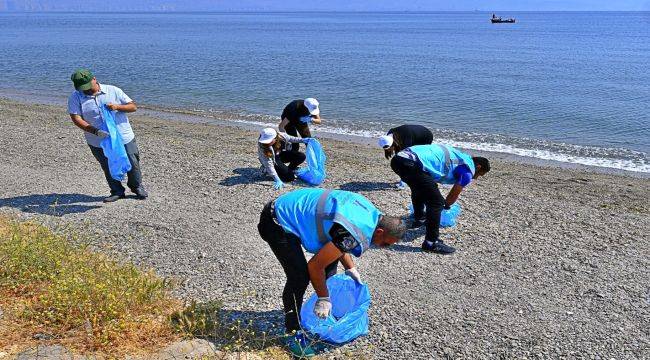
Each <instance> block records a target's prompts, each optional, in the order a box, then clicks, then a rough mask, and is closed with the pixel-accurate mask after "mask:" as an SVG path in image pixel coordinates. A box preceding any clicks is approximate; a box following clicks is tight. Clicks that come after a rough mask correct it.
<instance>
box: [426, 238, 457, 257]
mask: <svg viewBox="0 0 650 360" xmlns="http://www.w3.org/2000/svg"><path fill="white" fill-rule="evenodd" d="M422 251H426V252H433V253H436V254H443V255H449V254H453V253H454V252H455V251H456V249H455V248H454V247H452V246H449V245H447V244H445V243H444V242H442V240H436V241H434V242H433V244H431V245H429V244H428V243H427V241H426V240H424V242H423V243H422Z"/></svg>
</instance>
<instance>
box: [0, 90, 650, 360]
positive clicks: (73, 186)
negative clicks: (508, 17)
mask: <svg viewBox="0 0 650 360" xmlns="http://www.w3.org/2000/svg"><path fill="white" fill-rule="evenodd" d="M141 113H142V112H141V111H139V112H136V113H135V114H130V116H129V119H130V121H131V124H132V126H133V129H134V131H135V134H136V139H137V142H138V146H139V148H140V153H141V164H142V168H143V180H144V184H145V186H146V188H147V190H148V192H149V194H150V197H149V198H148V199H147V200H144V201H140V200H136V199H135V198H133V197H130V198H127V199H123V200H120V201H117V202H115V203H111V204H104V203H102V199H103V197H105V196H107V195H108V191H109V189H108V185H107V184H106V182H105V180H104V177H103V174H102V172H101V169H100V167H99V164H98V163H97V162H96V161H95V159H94V158H93V157H92V154H91V152H90V150H89V149H88V147H87V145H86V144H85V141H84V139H83V134H82V131H81V130H80V129H78V128H77V127H75V126H74V125H73V124H72V122H71V121H70V119H69V116H68V114H67V113H66V108H65V106H64V105H63V104H62V105H61V106H53V105H41V104H27V103H19V102H16V101H13V100H7V99H0V184H1V186H0V212H1V213H5V214H12V215H15V216H18V217H19V218H24V219H36V220H37V221H40V222H43V223H45V224H48V225H50V226H53V227H58V226H66V227H68V228H71V229H74V230H75V231H78V232H79V233H82V234H84V236H88V237H89V238H92V239H93V241H94V246H96V247H98V248H100V249H102V250H103V251H106V252H109V253H111V254H115V256H117V257H120V258H123V259H126V260H130V261H133V262H135V263H136V264H138V265H140V266H141V267H143V268H152V269H154V270H155V271H156V273H158V274H159V275H161V276H168V277H172V278H175V279H178V281H179V285H178V287H177V289H176V290H175V292H176V295H177V296H179V297H181V298H184V299H196V300H198V301H209V300H221V301H223V302H224V306H225V308H226V309H228V310H230V311H231V313H232V314H235V316H238V317H241V318H243V319H251V320H252V321H253V322H254V324H255V326H257V327H258V328H259V329H261V330H265V331H271V332H278V331H279V328H281V327H282V324H283V321H282V316H283V315H282V313H281V310H280V309H281V308H282V305H281V292H282V287H283V285H284V281H285V278H284V273H283V271H282V268H281V267H280V264H279V263H278V261H277V260H276V258H275V257H274V255H273V253H272V252H271V250H270V248H269V247H268V246H267V244H266V243H264V241H263V240H262V239H261V238H260V236H259V235H258V233H257V226H256V225H257V222H258V219H259V214H260V212H261V210H262V208H263V206H264V204H265V203H266V202H268V201H269V200H272V199H274V198H275V197H277V196H278V195H280V194H281V193H284V192H288V191H291V190H295V189H298V188H301V187H305V186H307V185H306V184H304V183H300V182H297V183H293V184H289V185H288V186H286V187H285V188H284V189H282V190H281V191H275V190H273V182H272V181H271V180H269V179H266V178H264V177H263V176H262V175H261V172H260V164H259V162H258V160H257V154H256V146H257V145H256V139H257V132H256V131H253V130H250V129H244V128H241V127H235V126H220V125H215V124H198V123H188V122H182V121H173V120H165V119H160V118H156V117H152V116H147V115H142V114H141ZM324 121H326V118H325V120H324ZM316 134H317V128H316ZM322 144H323V147H324V149H325V151H326V153H327V156H328V168H327V170H328V177H327V180H326V182H325V183H324V184H323V187H327V188H332V189H343V190H349V191H355V192H359V193H361V194H363V195H364V196H366V197H368V198H369V199H370V200H371V201H372V202H373V203H374V204H375V205H376V206H377V207H378V208H380V209H381V210H382V211H383V212H384V213H386V214H390V215H402V216H405V215H407V214H408V205H409V204H410V191H409V190H408V189H406V190H402V191H397V190H396V189H395V187H394V186H393V185H394V183H395V182H396V181H397V180H398V179H397V176H396V175H395V174H394V173H393V172H392V171H391V169H390V166H389V162H388V161H386V160H385V159H384V157H383V152H382V151H381V150H380V149H378V148H376V147H374V146H369V145H366V144H360V143H354V142H346V141H340V140H333V139H322ZM491 162H492V170H491V172H490V173H489V174H487V176H485V177H482V178H480V179H479V180H478V181H476V182H475V183H473V184H471V185H470V186H469V187H468V188H467V189H466V190H465V191H464V192H463V193H462V195H461V197H460V200H459V202H460V204H461V207H462V214H461V215H460V217H459V219H458V220H459V224H458V225H457V226H456V227H454V228H451V229H443V230H442V239H443V240H444V241H445V242H447V243H449V244H450V245H452V246H454V247H456V249H457V252H456V253H455V254H453V255H451V256H441V255H436V254H430V253H423V252H421V251H420V244H421V243H422V240H423V238H424V228H422V229H418V230H411V231H409V232H408V233H407V236H406V238H405V239H404V241H403V242H402V243H399V244H397V245H395V246H393V247H392V248H390V249H385V250H372V251H369V252H367V253H366V254H364V255H363V256H362V257H360V258H358V259H355V262H356V264H357V268H358V269H359V271H360V272H361V275H362V278H363V279H364V281H366V282H367V283H368V286H369V287H370V291H371V294H372V306H371V307H370V334H369V335H368V336H365V337H363V338H360V339H358V340H356V341H354V342H352V343H350V344H347V345H345V346H343V347H342V348H340V349H335V350H332V351H331V353H329V354H326V356H329V357H333V358H336V357H339V356H342V355H341V354H343V353H345V352H355V353H359V354H363V356H365V357H368V358H372V359H430V358H468V359H473V358H589V359H599V358H602V359H610V358H616V359H635V358H638V359H644V358H650V236H649V235H648V234H650V201H649V199H650V179H649V178H648V177H644V176H636V177H635V176H626V175H624V174H608V173H603V172H597V171H593V170H591V169H589V168H580V169H567V168H560V167H558V166H551V165H539V164H528V163H524V162H517V161H513V160H508V159H493V160H492V159H491ZM446 190H448V189H443V194H444V193H445V192H446ZM341 271H342V270H341ZM308 291H309V292H308V294H311V292H312V291H313V290H312V288H311V286H310V288H309V290H308Z"/></svg>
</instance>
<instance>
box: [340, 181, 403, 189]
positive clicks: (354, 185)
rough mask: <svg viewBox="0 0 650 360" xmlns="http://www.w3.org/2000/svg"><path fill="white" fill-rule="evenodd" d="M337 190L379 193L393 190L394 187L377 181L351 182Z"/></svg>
mask: <svg viewBox="0 0 650 360" xmlns="http://www.w3.org/2000/svg"><path fill="white" fill-rule="evenodd" d="M339 189H341V190H346V191H380V190H395V186H394V185H392V184H389V183H387V182H379V181H351V182H349V183H346V184H343V185H341V186H339Z"/></svg>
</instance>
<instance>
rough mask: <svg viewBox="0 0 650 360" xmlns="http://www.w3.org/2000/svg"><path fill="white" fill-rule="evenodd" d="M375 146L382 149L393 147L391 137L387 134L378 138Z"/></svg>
mask: <svg viewBox="0 0 650 360" xmlns="http://www.w3.org/2000/svg"><path fill="white" fill-rule="evenodd" d="M377 144H378V145H379V147H380V148H382V149H386V148H389V147H391V146H392V145H393V135H391V134H388V135H382V136H380V137H379V141H377Z"/></svg>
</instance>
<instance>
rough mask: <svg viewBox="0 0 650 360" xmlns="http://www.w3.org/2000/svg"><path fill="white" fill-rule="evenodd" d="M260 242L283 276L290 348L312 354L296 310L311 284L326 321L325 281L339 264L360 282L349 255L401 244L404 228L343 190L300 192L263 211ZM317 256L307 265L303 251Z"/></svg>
mask: <svg viewBox="0 0 650 360" xmlns="http://www.w3.org/2000/svg"><path fill="white" fill-rule="evenodd" d="M257 227H258V230H259V233H260V235H261V236H262V239H264V241H266V242H267V243H268V244H269V246H270V247H271V250H272V251H273V253H274V254H275V256H276V257H277V259H278V261H280V264H281V265H282V268H283V269H284V273H285V274H286V276H287V282H286V284H285V286H284V291H283V293H282V302H283V304H284V313H285V327H286V330H287V333H293V332H296V333H295V335H294V336H292V337H290V338H289V339H290V341H289V343H288V346H289V350H291V352H293V353H294V354H295V355H298V356H305V355H309V353H312V354H313V350H311V349H310V347H309V344H308V343H307V340H306V338H305V335H304V334H303V333H301V332H299V330H300V319H299V314H300V309H301V307H302V302H303V296H304V294H305V291H306V290H307V285H308V284H309V282H310V281H311V283H312V285H313V286H314V290H315V291H316V294H317V295H318V300H317V301H316V306H315V307H314V313H315V314H316V315H317V316H319V317H321V318H326V317H327V316H329V314H330V311H331V310H332V303H331V302H330V298H329V293H328V290H327V286H326V284H325V280H326V279H327V278H329V277H330V276H333V275H334V274H336V268H337V265H338V262H339V261H340V262H341V263H342V264H343V267H344V268H345V273H346V274H348V275H349V276H350V277H352V278H353V279H354V280H356V281H357V282H359V283H360V282H361V277H360V275H359V272H358V271H357V270H356V268H355V266H354V262H353V261H352V257H351V256H350V254H353V255H354V256H357V257H358V256H360V255H361V254H362V253H363V252H365V251H366V250H368V248H370V247H373V246H379V247H385V246H389V245H392V244H394V243H396V242H397V241H399V240H400V239H401V238H402V236H403V235H404V233H405V232H406V226H405V225H404V224H403V223H402V221H401V220H400V219H399V218H397V217H392V216H387V215H383V214H382V213H381V212H380V211H379V210H377V208H375V206H374V205H373V204H372V203H371V202H370V201H368V200H367V199H366V198H365V197H363V196H361V195H359V194H356V193H352V192H348V191H343V190H325V189H300V190H295V191H292V192H289V193H286V194H284V195H281V196H280V197H278V198H277V199H276V200H275V201H271V202H269V203H268V204H266V206H265V207H264V210H262V214H261V215H260V222H259V224H258V225H257ZM303 248H304V249H305V250H306V251H307V252H309V253H312V254H315V255H314V256H313V257H312V258H311V259H310V260H309V262H307V260H306V258H305V254H304V253H303V250H302V249H303Z"/></svg>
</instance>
